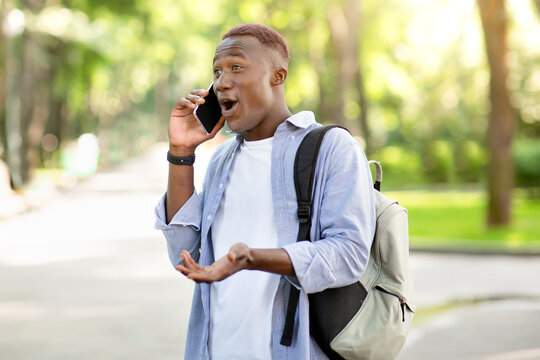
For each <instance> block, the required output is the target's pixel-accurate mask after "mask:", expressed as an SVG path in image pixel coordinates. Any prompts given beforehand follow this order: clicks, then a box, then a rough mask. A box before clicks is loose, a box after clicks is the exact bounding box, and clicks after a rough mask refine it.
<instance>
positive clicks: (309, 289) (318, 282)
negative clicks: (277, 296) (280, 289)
mask: <svg viewBox="0 0 540 360" xmlns="http://www.w3.org/2000/svg"><path fill="white" fill-rule="evenodd" d="M283 249H284V250H285V251H286V252H287V253H288V254H289V257H290V258H291V262H292V265H293V268H294V272H295V274H296V279H295V278H292V279H291V278H289V277H287V280H289V281H290V282H291V284H293V285H294V286H295V287H298V285H297V284H299V285H300V286H301V289H302V290H304V291H305V292H306V293H308V294H312V293H316V292H319V291H323V290H324V289H326V288H327V287H328V286H329V285H331V284H333V283H335V281H336V279H335V277H334V276H333V275H332V273H331V271H328V270H329V269H328V266H327V264H324V260H323V259H322V257H321V256H319V255H318V251H317V247H316V245H315V244H313V243H312V242H310V241H299V242H295V243H293V244H288V245H285V246H284V247H283Z"/></svg>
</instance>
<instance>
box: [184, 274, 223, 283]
mask: <svg viewBox="0 0 540 360" xmlns="http://www.w3.org/2000/svg"><path fill="white" fill-rule="evenodd" d="M188 278H189V279H191V280H193V281H195V282H198V283H201V282H203V283H207V284H211V283H213V282H214V281H216V279H214V277H213V276H209V274H208V273H191V274H189V276H188Z"/></svg>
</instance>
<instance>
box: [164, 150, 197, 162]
mask: <svg viewBox="0 0 540 360" xmlns="http://www.w3.org/2000/svg"><path fill="white" fill-rule="evenodd" d="M167 160H168V161H169V162H170V163H171V164H175V165H193V163H194V162H195V154H193V155H189V156H174V155H173V154H171V153H170V151H167Z"/></svg>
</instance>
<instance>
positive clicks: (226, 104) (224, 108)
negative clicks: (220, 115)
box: [222, 100, 236, 111]
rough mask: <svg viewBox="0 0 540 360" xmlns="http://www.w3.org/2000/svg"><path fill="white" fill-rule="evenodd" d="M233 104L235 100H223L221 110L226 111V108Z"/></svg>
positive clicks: (230, 107) (228, 108)
mask: <svg viewBox="0 0 540 360" xmlns="http://www.w3.org/2000/svg"><path fill="white" fill-rule="evenodd" d="M234 104H236V101H232V100H227V101H225V102H223V105H222V106H223V110H225V111H227V110H231V109H232V107H233V106H234Z"/></svg>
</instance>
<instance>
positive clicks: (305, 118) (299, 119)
mask: <svg viewBox="0 0 540 360" xmlns="http://www.w3.org/2000/svg"><path fill="white" fill-rule="evenodd" d="M286 122H288V123H290V124H291V125H293V126H296V127H298V128H301V129H307V128H308V127H309V126H310V125H311V124H314V123H315V114H313V112H311V111H300V112H299V113H296V114H294V115H291V116H289V117H288V118H287V119H286V120H285V121H284V122H283V123H282V124H280V125H279V126H278V129H279V128H280V127H281V126H283V124H284V123H286ZM227 133H229V134H235V135H236V141H237V142H238V143H239V144H240V143H242V141H244V137H243V136H242V134H239V133H237V132H234V131H228V132H227Z"/></svg>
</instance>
